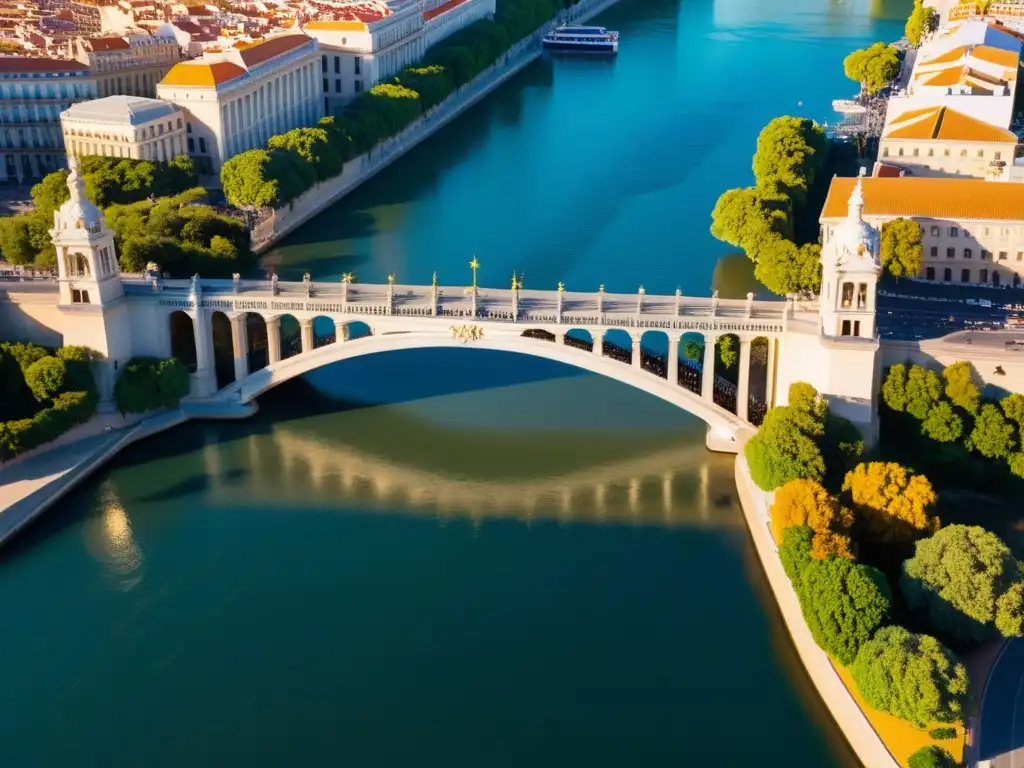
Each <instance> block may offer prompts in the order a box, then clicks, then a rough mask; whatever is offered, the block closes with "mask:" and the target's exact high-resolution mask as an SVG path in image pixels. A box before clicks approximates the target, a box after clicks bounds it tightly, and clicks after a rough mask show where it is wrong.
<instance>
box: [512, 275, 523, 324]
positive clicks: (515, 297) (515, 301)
mask: <svg viewBox="0 0 1024 768" xmlns="http://www.w3.org/2000/svg"><path fill="white" fill-rule="evenodd" d="M520 287H522V283H521V282H519V280H518V279H517V278H516V273H515V271H513V272H512V322H513V323H514V322H516V321H517V320H518V319H519V289H520Z"/></svg>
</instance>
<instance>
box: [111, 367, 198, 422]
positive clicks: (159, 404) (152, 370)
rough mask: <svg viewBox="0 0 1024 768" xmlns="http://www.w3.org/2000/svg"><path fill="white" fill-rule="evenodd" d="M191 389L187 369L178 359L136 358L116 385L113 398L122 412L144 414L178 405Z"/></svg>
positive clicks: (124, 370)
mask: <svg viewBox="0 0 1024 768" xmlns="http://www.w3.org/2000/svg"><path fill="white" fill-rule="evenodd" d="M188 388H189V376H188V370H187V369H186V368H185V366H184V365H183V364H182V363H181V362H180V361H179V360H176V359H174V358H171V359H170V360H158V359H156V358H149V357H134V358H132V359H131V360H129V361H128V363H127V364H126V365H125V366H124V368H123V369H122V371H121V376H120V377H119V378H118V380H117V384H115V385H114V400H115V402H116V403H117V408H118V410H119V411H121V413H145V412H146V411H152V410H154V409H156V408H173V407H175V406H177V405H178V403H179V402H180V401H181V398H183V397H184V396H185V395H187V394H188Z"/></svg>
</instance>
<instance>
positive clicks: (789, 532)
mask: <svg viewBox="0 0 1024 768" xmlns="http://www.w3.org/2000/svg"><path fill="white" fill-rule="evenodd" d="M814 537H815V533H814V529H813V528H811V527H810V526H809V525H793V526H790V527H789V528H786V529H784V530H783V531H782V543H781V544H780V545H779V560H780V561H781V562H782V570H784V571H785V572H786V575H787V576H788V577H789V580H790V581H791V582H792V583H793V587H794V589H799V588H800V587H801V586H802V584H803V581H802V578H801V577H802V574H803V572H804V568H806V567H807V566H808V565H809V564H810V562H811V550H812V547H813V545H812V542H813V541H814Z"/></svg>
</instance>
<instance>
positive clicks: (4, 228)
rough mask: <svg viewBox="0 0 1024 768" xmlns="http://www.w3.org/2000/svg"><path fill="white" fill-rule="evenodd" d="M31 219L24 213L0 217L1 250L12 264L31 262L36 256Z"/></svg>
mask: <svg viewBox="0 0 1024 768" xmlns="http://www.w3.org/2000/svg"><path fill="white" fill-rule="evenodd" d="M29 221H30V217H29V216H26V215H24V214H22V215H19V216H6V217H4V218H2V219H0V251H2V252H3V256H4V259H5V260H7V261H8V262H9V263H11V264H31V263H32V262H33V260H34V259H35V257H36V253H37V250H36V249H35V248H34V247H33V246H32V236H31V232H30V231H29Z"/></svg>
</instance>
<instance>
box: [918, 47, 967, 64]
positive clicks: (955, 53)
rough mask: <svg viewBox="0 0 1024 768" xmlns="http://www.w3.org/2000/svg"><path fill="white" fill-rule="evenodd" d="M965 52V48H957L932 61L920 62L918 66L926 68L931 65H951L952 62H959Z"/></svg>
mask: <svg viewBox="0 0 1024 768" xmlns="http://www.w3.org/2000/svg"><path fill="white" fill-rule="evenodd" d="M966 52H967V48H966V47H965V46H960V47H959V48H954V49H952V50H950V51H946V52H945V53H943V54H940V55H938V56H936V57H935V58H934V59H928V61H922V62H921V63H920V64H919V65H918V66H921V67H927V66H929V65H931V64H952V63H953V62H954V61H959V60H960V59H961V58H962V57H963V55H964V54H965V53H966Z"/></svg>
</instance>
